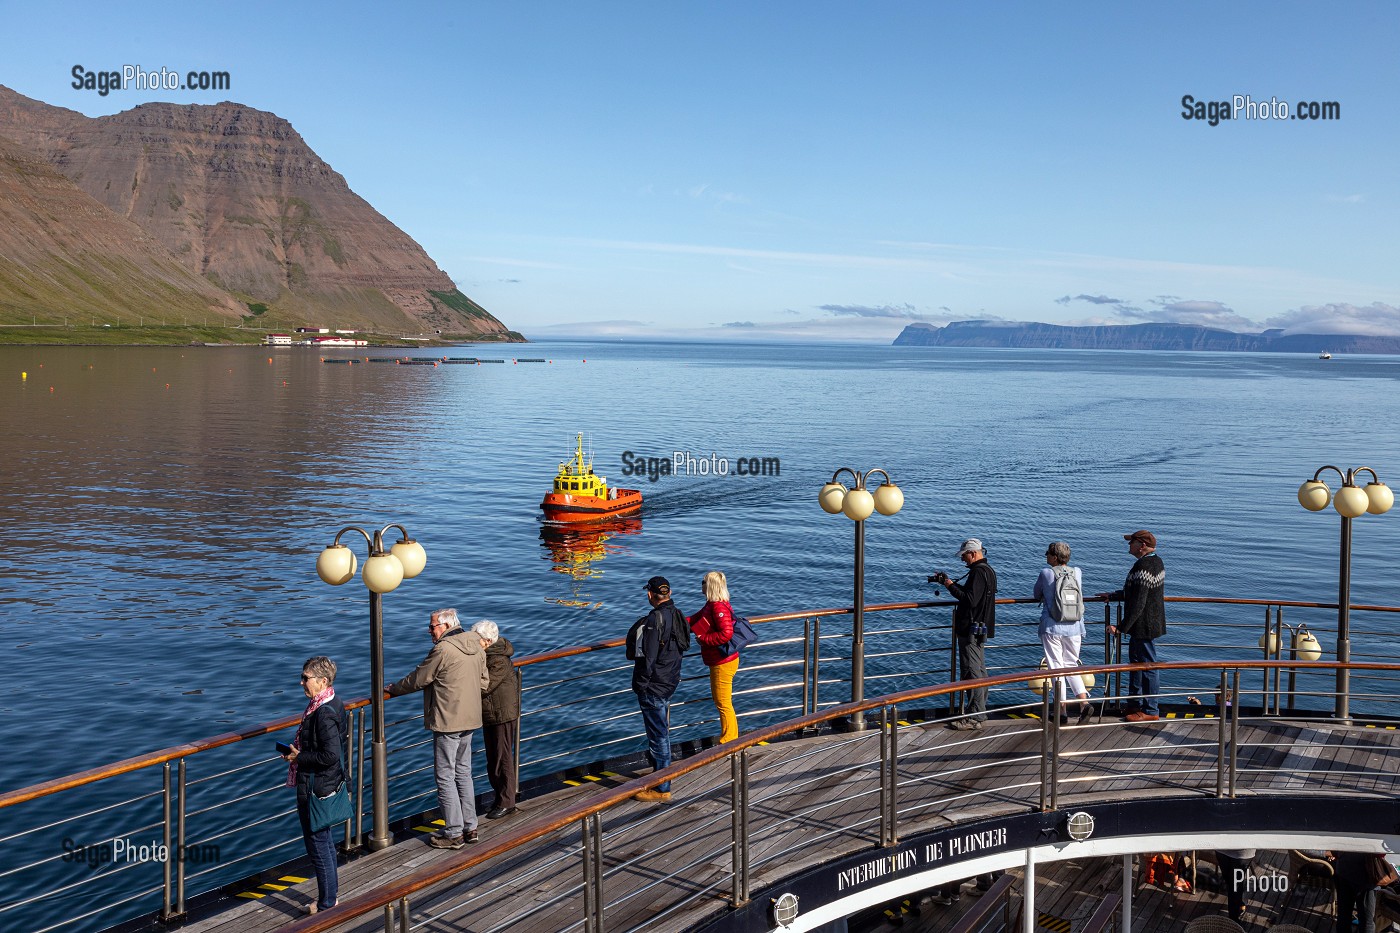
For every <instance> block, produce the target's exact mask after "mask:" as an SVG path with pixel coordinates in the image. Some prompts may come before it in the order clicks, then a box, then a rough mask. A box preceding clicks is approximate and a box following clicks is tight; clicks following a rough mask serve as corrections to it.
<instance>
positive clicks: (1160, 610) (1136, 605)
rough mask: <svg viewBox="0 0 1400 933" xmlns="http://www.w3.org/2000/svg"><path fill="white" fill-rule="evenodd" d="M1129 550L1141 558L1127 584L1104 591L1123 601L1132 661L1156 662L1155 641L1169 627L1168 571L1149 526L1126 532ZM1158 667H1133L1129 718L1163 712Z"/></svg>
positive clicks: (1154, 716) (1115, 631) (1112, 630)
mask: <svg viewBox="0 0 1400 933" xmlns="http://www.w3.org/2000/svg"><path fill="white" fill-rule="evenodd" d="M1123 539H1124V540H1125V541H1127V542H1128V553H1129V554H1131V555H1133V556H1134V557H1136V558H1137V562H1136V563H1134V564H1133V569H1132V570H1130V571H1128V579H1127V581H1126V582H1124V584H1123V588H1122V589H1121V590H1118V591H1117V592H1114V593H1100V594H1099V595H1100V596H1105V597H1107V598H1109V599H1121V600H1122V601H1123V619H1122V622H1123V624H1122V626H1121V628H1122V630H1123V634H1125V635H1127V636H1128V661H1129V663H1131V664H1143V663H1149V664H1150V663H1155V662H1156V661H1157V646H1156V644H1154V642H1155V641H1156V640H1157V639H1158V638H1161V637H1162V636H1163V635H1164V634H1166V631H1167V604H1166V601H1165V599H1164V598H1163V597H1165V595H1166V579H1167V571H1166V568H1165V567H1163V566H1162V558H1160V557H1158V556H1157V536H1156V535H1154V534H1153V533H1152V532H1150V531H1147V530H1141V531H1134V532H1133V533H1132V534H1127V535H1124V536H1123ZM1118 630H1119V627H1118V626H1114V625H1110V626H1109V627H1108V633H1109V634H1110V635H1116V634H1118ZM1158 689H1159V685H1158V682H1157V672H1156V671H1133V672H1132V673H1130V674H1129V675H1128V696H1129V697H1130V699H1129V701H1128V714H1127V715H1126V716H1125V717H1124V718H1125V719H1126V720H1127V721H1128V722H1153V721H1155V720H1156V719H1157V718H1158V716H1159V710H1158V707H1157V693H1158Z"/></svg>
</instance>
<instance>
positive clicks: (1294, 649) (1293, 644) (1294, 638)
mask: <svg viewBox="0 0 1400 933" xmlns="http://www.w3.org/2000/svg"><path fill="white" fill-rule="evenodd" d="M1278 624H1279V628H1283V607H1282V606H1279V607H1278ZM1299 628H1302V626H1301V625H1300V626H1299ZM1288 660H1290V661H1296V660H1298V633H1297V632H1293V633H1292V634H1291V635H1290V636H1289V638H1288ZM1297 689H1298V669H1297V668H1296V667H1290V668H1289V669H1288V705H1287V706H1286V707H1284V708H1285V709H1293V704H1294V703H1295V702H1296V697H1295V696H1294V691H1296V690H1297Z"/></svg>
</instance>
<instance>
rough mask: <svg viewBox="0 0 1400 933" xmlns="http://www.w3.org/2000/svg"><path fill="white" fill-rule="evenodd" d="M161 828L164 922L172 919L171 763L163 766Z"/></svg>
mask: <svg viewBox="0 0 1400 933" xmlns="http://www.w3.org/2000/svg"><path fill="white" fill-rule="evenodd" d="M161 826H162V830H161V842H162V843H164V844H165V867H164V874H165V885H164V887H165V895H164V900H163V901H162V903H161V909H160V916H161V919H162V920H164V919H168V918H169V917H170V890H171V882H170V874H171V868H172V867H173V866H172V865H171V851H170V835H171V834H170V762H168V761H167V762H166V763H165V764H164V765H162V766H161Z"/></svg>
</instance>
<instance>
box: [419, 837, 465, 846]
mask: <svg viewBox="0 0 1400 933" xmlns="http://www.w3.org/2000/svg"><path fill="white" fill-rule="evenodd" d="M428 845H430V846H432V847H433V848H434V849H460V848H462V846H464V845H466V842H465V841H463V839H462V837H461V836H448V835H442V836H431V837H429V839H428Z"/></svg>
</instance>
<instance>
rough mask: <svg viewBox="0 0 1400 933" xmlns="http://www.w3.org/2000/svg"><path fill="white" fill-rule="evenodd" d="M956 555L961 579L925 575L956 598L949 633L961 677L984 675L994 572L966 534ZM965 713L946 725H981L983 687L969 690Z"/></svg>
mask: <svg viewBox="0 0 1400 933" xmlns="http://www.w3.org/2000/svg"><path fill="white" fill-rule="evenodd" d="M958 557H960V558H962V562H963V563H964V564H966V565H967V575H966V576H965V577H964V578H963V579H962V581H961V582H959V581H957V580H951V579H949V578H948V575H947V574H946V573H942V572H939V573H936V574H934V575H933V576H931V577H929V581H930V582H932V583H938V584H941V585H942V586H945V587H947V588H948V592H949V594H951V595H952V597H953V598H954V599H956V600H957V601H958V604H957V606H956V607H955V608H954V609H953V635H954V636H955V637H956V638H957V640H958V668H959V670H960V677H961V679H962V680H976V679H977V678H979V677H986V676H987V661H986V658H985V657H984V655H983V645H985V644H986V643H987V639H989V638H991V637H992V636H994V635H995V634H996V613H997V574H996V571H995V570H993V569H992V565H991V564H989V563H987V555H986V552H985V551H984V549H983V547H982V542H981V541H980V540H979V539H977V538H968V539H967V540H966V541H964V542H963V543H962V547H960V548H959V549H958ZM970 692H971V694H972V698H971V701H970V703H969V704H968V708H967V712H968V715H967V716H964V717H962V718H959V719H954V720H952V721H951V722H949V723H948V728H949V729H960V730H967V729H981V728H982V722H983V721H984V720H985V719H986V718H987V688H986V687H978V688H976V689H974V690H972V691H970Z"/></svg>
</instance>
